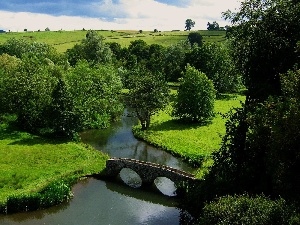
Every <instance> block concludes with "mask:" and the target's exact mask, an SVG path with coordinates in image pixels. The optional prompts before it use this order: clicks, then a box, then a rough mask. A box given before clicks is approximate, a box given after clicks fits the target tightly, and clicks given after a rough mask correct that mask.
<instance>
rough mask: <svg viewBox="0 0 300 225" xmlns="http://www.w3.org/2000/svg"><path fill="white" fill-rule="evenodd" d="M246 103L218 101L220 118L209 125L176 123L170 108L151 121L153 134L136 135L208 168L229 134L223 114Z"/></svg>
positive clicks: (137, 130)
mask: <svg viewBox="0 0 300 225" xmlns="http://www.w3.org/2000/svg"><path fill="white" fill-rule="evenodd" d="M243 101H245V96H242V95H224V96H223V99H220V100H216V102H215V113H216V116H215V117H214V119H213V120H212V121H211V123H209V124H207V125H199V124H187V123H179V122H176V121H174V120H173V119H172V117H171V116H170V112H171V110H172V107H171V106H169V107H168V108H167V109H165V110H164V111H161V112H159V113H158V114H156V115H154V116H153V117H152V118H151V125H150V128H149V130H147V131H144V132H142V131H141V130H140V128H139V127H135V128H134V133H135V135H136V136H138V137H139V138H142V139H144V140H146V141H147V142H149V143H151V144H154V145H156V146H159V147H161V148H163V149H165V150H167V151H170V152H172V153H173V154H175V155H178V156H180V157H182V158H184V159H186V160H188V161H190V162H191V163H196V162H199V161H202V160H204V162H205V163H206V164H204V166H208V165H209V164H210V163H211V160H209V159H210V156H211V153H212V152H213V151H215V150H217V149H219V148H220V145H221V141H222V136H223V135H224V134H225V131H226V130H225V122H226V119H224V118H223V117H222V116H221V114H225V113H227V112H229V111H230V109H232V108H233V107H240V106H241V102H243Z"/></svg>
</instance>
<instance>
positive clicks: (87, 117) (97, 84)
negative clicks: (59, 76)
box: [65, 61, 123, 130]
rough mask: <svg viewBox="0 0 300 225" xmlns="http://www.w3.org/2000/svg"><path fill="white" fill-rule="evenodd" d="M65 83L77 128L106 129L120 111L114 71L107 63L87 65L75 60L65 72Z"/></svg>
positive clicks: (117, 79) (116, 73)
mask: <svg viewBox="0 0 300 225" xmlns="http://www.w3.org/2000/svg"><path fill="white" fill-rule="evenodd" d="M65 82H66V85H67V87H68V90H69V92H70V98H71V99H73V103H72V104H73V112H72V113H73V115H74V116H75V117H76V118H78V120H79V124H80V126H79V127H80V129H81V130H82V129H89V128H106V127H108V126H109V125H110V122H111V121H112V120H115V119H116V118H117V117H118V116H119V115H120V114H121V113H122V111H123V105H122V104H121V102H120V93H121V89H122V83H121V79H120V77H119V75H118V72H117V71H116V69H115V68H114V67H113V66H110V65H97V66H95V67H91V66H90V65H89V63H88V62H86V61H79V62H78V63H77V64H76V66H75V67H74V68H72V69H70V70H69V71H68V73H67V74H66V77H65Z"/></svg>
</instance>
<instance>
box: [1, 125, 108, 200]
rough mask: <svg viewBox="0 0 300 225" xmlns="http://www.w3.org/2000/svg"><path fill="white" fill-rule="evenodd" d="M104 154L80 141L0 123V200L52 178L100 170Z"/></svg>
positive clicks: (39, 186) (36, 187)
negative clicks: (34, 132)
mask: <svg viewBox="0 0 300 225" xmlns="http://www.w3.org/2000/svg"><path fill="white" fill-rule="evenodd" d="M107 158H108V156H106V155H104V154H101V153H100V152H99V151H96V150H94V149H91V148H90V147H88V146H85V145H83V144H77V143H74V142H60V141H54V140H48V139H43V138H40V137H37V136H33V135H30V134H28V133H24V132H19V131H13V130H9V129H8V128H7V127H6V126H5V125H1V126H0V166H1V170H0V203H5V202H6V201H7V197H8V196H18V195H21V194H23V195H24V194H25V195H26V194H30V193H36V192H39V191H41V190H42V189H43V188H45V187H46V186H47V185H49V184H50V183H52V182H55V181H58V180H61V179H64V178H66V179H68V178H70V177H73V178H79V177H81V176H84V175H88V174H92V173H96V172H100V171H101V170H103V169H104V167H105V161H106V159H107Z"/></svg>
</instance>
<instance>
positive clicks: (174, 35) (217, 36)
mask: <svg viewBox="0 0 300 225" xmlns="http://www.w3.org/2000/svg"><path fill="white" fill-rule="evenodd" d="M86 32H87V31H82V30H79V31H78V30H77V31H47V32H46V31H41V32H37V31H35V32H29V31H28V32H11V33H2V34H0V44H2V43H4V42H5V41H7V40H8V39H10V38H17V39H25V40H29V41H37V42H43V43H47V44H49V45H52V46H54V47H55V48H56V49H57V50H58V51H59V52H65V51H66V50H67V49H69V48H72V47H73V46H74V45H75V44H76V43H80V41H81V40H82V39H84V38H85V35H86ZM199 32H200V33H201V35H202V36H203V41H204V42H222V41H224V40H225V34H226V32H225V31H207V30H201V31H199ZM98 33H99V34H100V35H102V36H103V37H104V38H105V42H117V43H119V44H121V46H123V47H125V46H128V45H129V44H130V42H131V41H134V40H138V39H142V40H144V41H145V42H147V43H148V44H161V45H164V46H169V45H171V44H175V43H177V42H178V41H181V40H186V39H187V36H188V33H189V32H188V31H162V32H156V33H154V32H153V31H143V32H142V33H139V31H136V30H124V31H122V30H118V31H107V30H99V31H98Z"/></svg>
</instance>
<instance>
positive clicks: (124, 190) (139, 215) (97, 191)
mask: <svg viewBox="0 0 300 225" xmlns="http://www.w3.org/2000/svg"><path fill="white" fill-rule="evenodd" d="M127 114H128V112H127V111H125V115H124V116H123V117H122V119H121V121H119V122H117V123H115V124H113V127H111V128H109V129H107V130H92V131H86V132H83V133H82V140H83V142H85V143H88V144H91V145H92V146H93V147H94V148H96V149H99V150H102V151H104V152H106V153H108V154H109V155H110V156H111V157H127V158H134V159H139V160H143V161H149V162H155V163H160V164H164V165H168V166H172V167H174V168H177V169H181V170H185V171H188V172H192V171H193V168H191V167H189V166H188V165H187V164H186V163H185V162H183V161H182V160H180V159H176V158H175V157H173V156H172V155H171V154H169V153H166V152H164V151H161V150H159V149H157V148H154V147H153V146H150V145H148V144H146V143H145V142H143V141H140V140H137V139H136V138H134V136H133V134H132V132H131V127H132V125H134V124H136V122H137V120H136V118H134V117H128V116H127ZM157 183H158V186H159V185H161V189H165V190H166V191H167V192H168V191H170V190H171V191H172V192H173V191H174V190H173V189H172V187H171V186H172V185H171V186H168V185H169V184H168V182H164V181H157ZM166 183H167V184H166ZM72 191H73V193H74V197H73V198H72V199H71V200H70V201H69V202H66V203H64V204H62V205H59V206H55V207H51V208H49V209H46V210H40V211H35V212H26V213H17V214H13V215H7V216H3V215H0V224H3V225H15V224H22V225H27V224H28V225H29V224H30V225H35V224H49V225H50V224H51V225H52V224H61V225H69V224H70V225H76V224H78V225H81V224H85V225H89V224H91V225H92V224H93V225H95V224H115V225H118V224H120V225H125V224H130V225H137V224H149V225H151V224H153V225H154V224H155V225H156V224H160V225H164V224H174V225H176V224H189V223H188V222H184V221H183V219H184V218H187V217H188V216H186V215H188V213H187V212H186V211H185V210H183V209H180V208H178V206H177V203H176V200H175V199H174V198H172V197H168V196H163V195H162V194H161V193H158V192H155V191H153V190H145V189H138V188H132V187H129V186H126V185H124V184H123V183H122V182H111V181H103V180H97V179H93V178H91V179H84V180H82V181H80V182H78V183H77V184H76V185H75V186H74V187H73V189H72Z"/></svg>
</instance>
